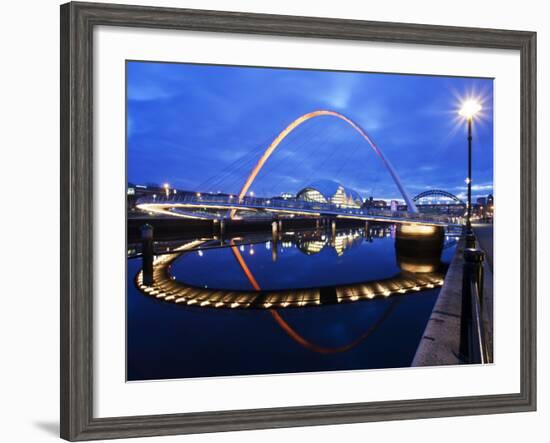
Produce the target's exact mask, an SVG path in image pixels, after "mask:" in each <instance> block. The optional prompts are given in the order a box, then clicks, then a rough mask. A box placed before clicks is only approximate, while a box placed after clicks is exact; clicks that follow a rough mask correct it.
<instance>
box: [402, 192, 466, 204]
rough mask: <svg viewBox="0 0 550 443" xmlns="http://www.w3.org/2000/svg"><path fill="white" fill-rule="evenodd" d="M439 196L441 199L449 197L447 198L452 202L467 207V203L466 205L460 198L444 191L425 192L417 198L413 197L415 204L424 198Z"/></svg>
mask: <svg viewBox="0 0 550 443" xmlns="http://www.w3.org/2000/svg"><path fill="white" fill-rule="evenodd" d="M432 195H433V196H439V197H447V198H450V199H451V200H453V201H455V202H457V203H459V204H461V205H466V203H464V202H463V201H462V200H461V199H460V198H458V197H457V196H456V195H454V194H451V193H450V192H447V191H443V190H441V189H430V190H429V191H424V192H421V193H420V194H418V195H416V196H415V197H413V201H414V202H417V201H418V200H420V199H421V198H424V197H428V196H432Z"/></svg>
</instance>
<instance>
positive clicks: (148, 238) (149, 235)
mask: <svg viewBox="0 0 550 443" xmlns="http://www.w3.org/2000/svg"><path fill="white" fill-rule="evenodd" d="M153 252H154V251H153V227H152V226H151V225H150V224H145V225H143V226H142V227H141V256H142V259H143V265H142V269H143V284H144V285H146V286H151V285H152V284H153V258H154V257H153Z"/></svg>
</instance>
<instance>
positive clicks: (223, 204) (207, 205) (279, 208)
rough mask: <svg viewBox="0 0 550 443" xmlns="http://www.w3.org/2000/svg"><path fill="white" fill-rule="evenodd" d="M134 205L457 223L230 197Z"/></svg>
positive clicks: (180, 213) (186, 213)
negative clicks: (241, 199) (240, 199)
mask: <svg viewBox="0 0 550 443" xmlns="http://www.w3.org/2000/svg"><path fill="white" fill-rule="evenodd" d="M137 207H138V208H139V209H142V210H144V211H148V212H153V213H158V214H163V215H169V216H173V217H184V218H199V219H200V218H202V219H210V220H212V219H223V218H227V214H228V213H229V212H230V211H232V210H237V211H248V212H270V213H273V214H285V215H306V216H316V217H335V218H347V219H354V220H364V221H380V222H389V223H408V224H423V225H433V226H448V225H458V224H459V223H458V221H457V220H454V219H456V217H447V216H437V215H436V216H431V215H427V214H419V213H410V212H404V211H394V212H382V211H373V210H369V209H363V208H339V207H337V206H335V205H331V204H326V205H325V204H315V203H309V202H297V201H292V202H289V201H282V202H279V201H278V202H277V203H274V202H272V201H270V200H268V199H247V200H245V201H241V202H239V201H237V200H236V199H235V201H233V200H232V199H229V198H228V199H225V200H224V199H219V198H217V199H208V198H202V199H200V198H193V199H190V198H184V199H159V200H156V199H141V200H139V201H138V203H137ZM193 209H195V210H196V209H202V210H210V211H212V210H217V211H223V212H224V215H215V214H208V213H198V212H193Z"/></svg>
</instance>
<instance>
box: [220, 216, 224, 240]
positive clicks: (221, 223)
mask: <svg viewBox="0 0 550 443" xmlns="http://www.w3.org/2000/svg"><path fill="white" fill-rule="evenodd" d="M224 236H225V219H223V218H222V219H221V220H220V242H221V243H223V238H224Z"/></svg>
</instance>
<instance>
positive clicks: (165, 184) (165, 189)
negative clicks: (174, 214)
mask: <svg viewBox="0 0 550 443" xmlns="http://www.w3.org/2000/svg"><path fill="white" fill-rule="evenodd" d="M162 187H163V188H164V193H165V194H166V197H168V195H169V194H170V185H169V184H168V183H164V184H163V185H162Z"/></svg>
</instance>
